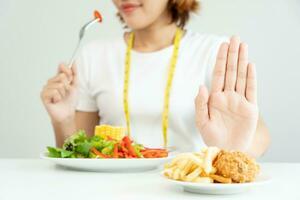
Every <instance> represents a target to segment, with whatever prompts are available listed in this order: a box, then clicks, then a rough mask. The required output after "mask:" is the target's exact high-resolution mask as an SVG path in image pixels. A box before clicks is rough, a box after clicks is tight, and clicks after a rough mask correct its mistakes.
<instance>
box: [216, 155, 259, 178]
mask: <svg viewBox="0 0 300 200" xmlns="http://www.w3.org/2000/svg"><path fill="white" fill-rule="evenodd" d="M213 166H214V167H215V168H216V169H217V172H216V174H217V175H221V176H223V177H226V178H231V179H232V181H233V182H235V183H245V182H252V181H254V180H255V178H256V175H257V174H258V172H259V165H258V164H257V163H256V162H255V160H254V159H253V158H251V157H249V156H248V155H246V154H245V153H242V152H239V151H225V150H221V151H220V152H219V154H218V155H217V157H216V159H215V160H214V163H213Z"/></svg>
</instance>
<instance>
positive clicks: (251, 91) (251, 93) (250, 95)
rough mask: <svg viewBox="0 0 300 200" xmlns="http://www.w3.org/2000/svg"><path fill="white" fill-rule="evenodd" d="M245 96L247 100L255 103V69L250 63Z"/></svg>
mask: <svg viewBox="0 0 300 200" xmlns="http://www.w3.org/2000/svg"><path fill="white" fill-rule="evenodd" d="M246 85H247V86H246V98H247V100H248V101H249V102H251V103H253V104H256V102H257V81H256V69H255V65H254V64H252V63H249V64H248V73H247V83H246Z"/></svg>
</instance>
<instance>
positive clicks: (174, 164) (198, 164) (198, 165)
mask: <svg viewBox="0 0 300 200" xmlns="http://www.w3.org/2000/svg"><path fill="white" fill-rule="evenodd" d="M240 167H241V168H242V169H241V168H240ZM258 171H259V167H258V164H256V162H255V160H254V159H251V158H250V157H249V156H247V155H246V154H244V153H242V152H238V151H230V152H229V151H224V150H220V149H219V148H217V147H208V148H204V149H202V150H201V151H200V152H195V153H183V154H180V155H178V156H176V157H175V158H174V159H173V160H172V161H171V163H167V164H166V165H165V168H164V171H163V174H164V176H165V177H167V178H169V179H173V180H178V181H186V182H194V183H227V184H228V183H243V182H251V181H254V180H255V177H256V175H257V173H258Z"/></svg>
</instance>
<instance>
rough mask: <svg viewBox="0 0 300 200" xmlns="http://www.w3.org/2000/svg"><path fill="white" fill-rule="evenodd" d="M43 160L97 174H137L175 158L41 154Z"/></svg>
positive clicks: (171, 156)
mask: <svg viewBox="0 0 300 200" xmlns="http://www.w3.org/2000/svg"><path fill="white" fill-rule="evenodd" d="M41 158H42V159H44V160H47V161H50V162H52V163H54V164H57V165H59V166H63V167H66V168H69V169H74V170H80V171H97V172H136V171H147V170H153V169H156V168H158V167H159V166H161V165H162V164H164V163H165V162H168V161H170V160H171V159H172V158H174V156H173V154H172V153H170V154H169V156H168V157H165V158H130V159H121V158H111V159H94V158H51V157H49V156H48V153H43V154H41Z"/></svg>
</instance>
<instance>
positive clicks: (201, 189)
mask: <svg viewBox="0 0 300 200" xmlns="http://www.w3.org/2000/svg"><path fill="white" fill-rule="evenodd" d="M162 176H163V175H162ZM163 178H164V179H165V180H167V181H168V182H170V183H172V184H174V185H176V186H180V187H182V188H183V190H184V191H186V192H192V193H199V194H236V193H241V192H246V191H248V190H250V189H254V188H256V187H258V186H261V185H264V184H267V183H269V182H270V180H271V179H270V177H268V176H266V175H259V176H258V177H257V178H256V180H255V181H254V182H251V183H232V184H221V183H191V182H184V181H176V180H172V179H168V178H166V177H165V176H163Z"/></svg>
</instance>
